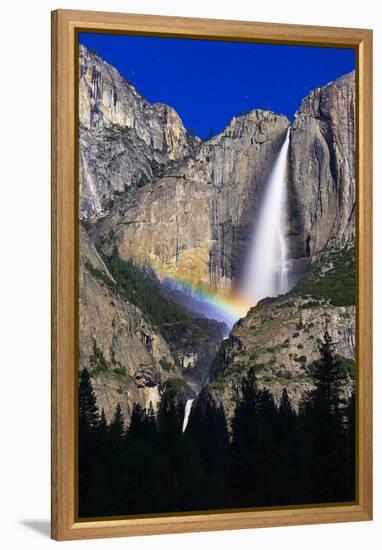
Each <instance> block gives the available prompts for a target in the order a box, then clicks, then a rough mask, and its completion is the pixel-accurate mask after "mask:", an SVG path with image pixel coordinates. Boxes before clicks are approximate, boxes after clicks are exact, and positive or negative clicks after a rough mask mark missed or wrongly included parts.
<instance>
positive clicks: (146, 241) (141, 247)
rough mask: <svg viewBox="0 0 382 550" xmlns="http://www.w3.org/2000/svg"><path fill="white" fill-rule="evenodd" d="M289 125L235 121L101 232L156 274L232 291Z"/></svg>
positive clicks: (250, 116)
mask: <svg viewBox="0 0 382 550" xmlns="http://www.w3.org/2000/svg"><path fill="white" fill-rule="evenodd" d="M288 125H289V120H288V119H287V118H286V117H284V116H279V115H276V114H274V113H272V112H270V111H259V110H255V111H251V112H249V113H247V114H245V115H242V116H239V117H234V118H233V119H232V120H231V122H230V124H229V125H228V126H227V127H226V129H225V130H224V131H223V132H222V133H221V134H219V135H218V136H216V137H214V138H212V139H211V140H209V141H206V142H204V143H202V144H201V145H200V147H199V149H198V150H197V151H196V152H195V153H193V154H192V155H190V156H188V157H187V158H185V159H184V160H183V161H181V162H178V163H176V164H175V165H174V166H173V167H172V168H171V169H169V170H168V171H167V174H166V176H165V177H162V178H159V179H158V180H156V181H155V182H154V183H153V184H151V185H146V186H145V187H143V188H142V189H139V191H138V192H137V193H136V194H135V196H134V198H133V199H129V198H127V199H124V200H123V199H122V200H121V201H119V202H118V203H117V204H116V205H115V207H114V208H113V209H112V211H111V212H110V214H109V215H108V216H107V217H106V219H105V220H104V221H103V222H102V224H101V225H100V228H99V234H100V236H101V238H103V239H105V238H107V236H108V235H110V232H111V231H112V232H113V236H114V238H113V244H114V243H116V244H117V246H118V249H119V253H120V255H121V256H122V257H123V258H128V257H132V258H133V259H134V261H135V262H137V263H138V264H140V265H144V264H145V263H149V264H150V265H151V266H152V267H153V268H154V270H156V271H157V272H158V273H159V274H160V273H162V272H164V273H165V274H167V275H170V276H173V277H175V278H181V279H186V280H189V281H192V282H193V284H195V285H201V286H208V287H210V288H213V289H219V290H224V289H227V290H229V289H230V288H231V286H232V283H233V282H234V281H237V280H238V278H239V277H240V267H241V266H242V264H243V259H244V252H245V250H246V247H247V244H248V238H249V236H250V234H251V230H252V227H253V223H254V221H255V219H256V215H257V212H258V208H259V204H260V197H261V192H262V190H263V188H264V185H265V182H266V180H267V177H268V174H269V172H270V169H271V167H272V164H273V162H274V159H275V157H276V155H277V153H278V151H279V149H280V147H281V144H282V142H283V140H284V138H285V135H286V131H287V128H288Z"/></svg>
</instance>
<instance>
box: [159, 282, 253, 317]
mask: <svg viewBox="0 0 382 550" xmlns="http://www.w3.org/2000/svg"><path fill="white" fill-rule="evenodd" d="M156 273H157V276H158V278H159V280H160V281H161V282H165V281H166V282H169V283H170V285H173V286H175V288H177V289H179V287H180V288H181V289H182V290H183V291H185V292H186V293H187V294H189V295H190V296H192V298H193V299H196V300H198V301H199V302H202V303H204V304H208V305H209V306H211V308H212V309H215V315H216V316H215V315H211V317H212V318H216V319H218V320H219V317H220V318H221V319H224V320H225V322H226V323H227V324H228V325H230V326H229V328H231V327H232V326H233V325H234V324H235V323H236V321H238V320H239V319H240V318H241V317H245V315H246V314H247V312H248V310H249V309H250V308H251V307H252V305H253V304H250V303H249V302H248V301H247V300H245V299H244V297H243V296H242V295H240V293H238V292H235V291H231V292H224V293H223V292H216V291H214V290H212V289H211V288H209V287H207V286H201V285H200V284H195V283H193V282H191V281H190V280H188V279H186V278H183V277H179V276H177V275H174V274H173V273H171V275H170V274H169V273H166V272H165V271H160V272H159V273H158V271H157V272H156ZM207 317H209V315H208V314H207Z"/></svg>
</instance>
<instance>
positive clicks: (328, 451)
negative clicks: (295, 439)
mask: <svg viewBox="0 0 382 550" xmlns="http://www.w3.org/2000/svg"><path fill="white" fill-rule="evenodd" d="M320 355H321V356H320V359H319V360H318V361H315V362H314V363H313V364H312V366H311V373H312V377H313V381H314V384H315V389H314V390H313V391H311V392H309V393H308V394H306V395H305V396H304V398H303V399H302V400H301V405H300V408H299V416H300V419H299V420H300V424H301V428H302V436H303V440H302V444H301V448H302V465H303V471H302V479H304V486H305V491H306V492H305V495H304V496H303V498H304V499H309V500H310V501H311V502H335V501H337V502H338V501H342V500H346V498H345V494H346V482H345V479H344V475H343V474H344V464H345V463H346V461H347V457H346V444H345V439H346V436H345V421H344V407H343V406H341V405H342V396H341V389H342V386H343V382H344V378H345V374H344V371H343V369H342V367H341V363H340V361H339V359H338V357H337V356H336V355H335V350H334V344H333V342H332V340H331V338H330V336H329V334H328V333H327V332H325V335H324V342H323V343H322V344H321V346H320Z"/></svg>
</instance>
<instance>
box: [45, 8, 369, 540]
mask: <svg viewBox="0 0 382 550" xmlns="http://www.w3.org/2000/svg"><path fill="white" fill-rule="evenodd" d="M79 29H81V30H99V29H103V30H105V31H106V32H126V33H131V34H134V33H135V34H148V35H161V36H178V37H179V36H180V37H204V38H224V39H227V40H232V41H235V40H246V41H261V42H269V43H284V44H310V45H324V46H325V45H328V46H329V45H330V46H338V47H341V46H351V47H354V48H355V49H356V55H357V123H356V136H357V137H356V141H357V147H356V159H357V178H358V181H357V190H358V197H357V208H358V211H357V221H356V226H357V227H356V230H357V340H356V341H357V350H356V351H357V364H358V369H357V373H358V378H357V388H358V391H357V419H358V433H357V456H356V458H357V482H356V483H357V498H356V502H355V503H351V504H346V505H320V506H309V507H305V506H295V507H292V506H287V507H281V508H278V509H257V510H255V511H248V510H245V509H243V511H232V512H231V511H224V512H222V513H213V512H209V513H179V514H176V515H172V516H171V515H169V514H164V515H162V516H160V517H139V518H130V519H98V520H94V521H79V520H78V518H77V514H76V505H75V497H76V472H75V452H76V428H75V425H76V421H75V414H76V412H75V411H76V391H77V346H78V334H77V332H78V306H77V303H76V300H77V292H78V291H77V250H78V244H77V239H78V235H77V231H78V221H77V206H78V198H77V169H76V162H75V159H76V139H77V131H76V112H75V109H76V107H75V106H76V101H75V90H76V86H75V79H76V70H77V62H76V59H75V52H76V33H77V32H78V30H79ZM370 519H372V31H371V30H365V29H350V28H331V27H318V26H317V27H315V26H302V25H283V24H273V23H254V22H249V21H223V20H213V19H193V18H181V17H162V16H151V15H137V14H122V13H102V12H90V11H72V10H57V11H54V12H53V13H52V537H53V538H54V539H56V540H69V539H85V538H98V537H116V536H127V535H147V534H160V533H180V532H189V531H209V530H221V529H242V528H252V527H266V526H283V525H300V524H315V523H331V522H345V521H359V520H370Z"/></svg>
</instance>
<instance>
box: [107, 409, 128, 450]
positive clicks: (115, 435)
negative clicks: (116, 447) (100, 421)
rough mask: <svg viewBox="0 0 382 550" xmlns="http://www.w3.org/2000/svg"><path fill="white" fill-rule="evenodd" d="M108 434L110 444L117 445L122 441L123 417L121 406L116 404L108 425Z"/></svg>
mask: <svg viewBox="0 0 382 550" xmlns="http://www.w3.org/2000/svg"><path fill="white" fill-rule="evenodd" d="M109 433H110V436H111V440H112V443H114V444H118V443H120V442H121V441H122V438H123V436H124V433H125V419H124V417H123V413H122V409H121V405H120V404H119V403H117V406H116V408H115V412H114V416H113V418H112V420H111V422H110V425H109Z"/></svg>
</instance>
